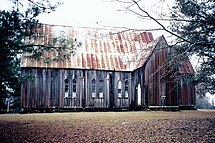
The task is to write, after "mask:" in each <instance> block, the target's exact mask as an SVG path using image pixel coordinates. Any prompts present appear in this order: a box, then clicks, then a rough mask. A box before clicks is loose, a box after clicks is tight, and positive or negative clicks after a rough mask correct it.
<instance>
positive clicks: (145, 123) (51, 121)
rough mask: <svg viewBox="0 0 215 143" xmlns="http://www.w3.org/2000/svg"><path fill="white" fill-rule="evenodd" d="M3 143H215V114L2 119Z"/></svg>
mask: <svg viewBox="0 0 215 143" xmlns="http://www.w3.org/2000/svg"><path fill="white" fill-rule="evenodd" d="M0 142H5V143H10V142H12V143H13V142H14V143H17V142H23V143H25V142H26V143H27V142H63V143H67V142H68V143H70V142H72V143H73V142H74V143H76V142H77V143H80V142H89V143H102V142H108V143H109V142H116V143H119V142H123V143H126V142H131V143H132V142H136V143H137V142H138V143H139V142H147V143H148V142H150V143H153V142H154V143H158V142H161V143H163V142H167V143H168V142H169V143H172V142H178V143H183V142H186V143H189V142H190V143H191V142H209V143H210V142H211V143H213V142H215V111H181V112H162V111H156V112H155V111H150V112H79V113H42V114H24V115H22V114H4V115H0Z"/></svg>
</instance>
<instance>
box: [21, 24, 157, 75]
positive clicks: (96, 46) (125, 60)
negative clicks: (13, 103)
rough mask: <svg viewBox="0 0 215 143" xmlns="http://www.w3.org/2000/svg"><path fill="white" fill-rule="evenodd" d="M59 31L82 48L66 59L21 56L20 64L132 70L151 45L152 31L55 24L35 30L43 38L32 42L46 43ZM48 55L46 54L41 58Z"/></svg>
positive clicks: (148, 51)
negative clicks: (45, 60) (38, 59)
mask: <svg viewBox="0 0 215 143" xmlns="http://www.w3.org/2000/svg"><path fill="white" fill-rule="evenodd" d="M62 33H65V34H66V36H68V37H72V38H74V39H77V40H78V41H79V42H80V43H81V47H78V48H77V49H76V51H75V54H71V56H70V58H69V59H65V60H64V61H58V62H51V63H46V62H44V61H43V60H40V61H36V60H34V59H30V58H26V57H25V56H23V58H22V63H21V67H39V68H40V67H41V68H42V67H45V68H75V69H99V70H117V71H133V70H134V69H136V68H138V67H140V66H141V65H143V64H144V63H145V61H146V59H147V57H148V56H149V55H150V53H151V51H152V50H153V47H154V45H153V44H154V41H153V37H152V33H151V32H142V33H141V32H132V31H124V32H117V33H114V32H110V30H105V29H92V28H77V27H69V26H57V25H43V26H42V28H40V29H39V30H38V35H41V34H42V35H43V36H42V38H37V39H36V40H34V42H35V43H38V44H46V43H48V41H49V39H51V38H52V37H53V35H54V36H55V37H56V36H60V35H61V34H62ZM50 55H51V54H50V53H46V54H45V55H44V57H46V56H50ZM137 61H138V62H137Z"/></svg>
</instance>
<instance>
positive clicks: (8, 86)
mask: <svg viewBox="0 0 215 143" xmlns="http://www.w3.org/2000/svg"><path fill="white" fill-rule="evenodd" d="M8 1H9V0H8ZM11 2H13V4H14V6H13V7H12V8H11V10H8V11H6V10H0V57H1V58H0V69H1V70H0V109H1V108H2V104H3V103H2V101H3V98H5V97H6V96H8V95H13V96H14V95H16V96H19V95H20V72H19V71H20V66H19V65H20V54H21V53H22V52H24V51H29V50H30V49H32V45H30V44H26V43H24V42H25V41H24V38H25V37H29V38H34V37H36V31H35V29H37V28H39V27H40V24H39V23H38V20H37V19H36V17H37V16H38V15H39V14H41V13H44V12H48V13H49V12H51V11H53V10H55V9H56V7H57V6H58V5H59V4H60V3H57V4H55V5H51V3H50V2H49V1H48V0H45V1H40V0H34V1H32V0H25V1H19V0H11ZM24 3H25V6H24ZM35 53H37V54H38V55H40V54H41V53H40V51H37V52H35Z"/></svg>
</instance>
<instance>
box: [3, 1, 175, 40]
mask: <svg viewBox="0 0 215 143" xmlns="http://www.w3.org/2000/svg"><path fill="white" fill-rule="evenodd" d="M21 1H25V0H21ZM56 1H60V2H63V3H64V4H63V5H61V6H59V7H58V8H57V10H56V11H55V12H52V13H50V14H42V15H40V16H39V17H38V18H39V20H40V22H42V23H46V24H56V25H68V26H79V27H99V28H106V27H107V26H113V27H128V28H138V29H154V28H158V25H157V24H156V23H155V22H152V21H148V20H145V21H143V20H140V19H139V18H137V16H136V15H133V14H131V13H129V12H125V10H124V9H125V6H128V5H129V4H123V3H119V2H113V1H114V0H51V2H56ZM124 1H129V0H124ZM161 1H165V2H166V3H168V4H172V3H173V2H174V0H150V1H149V0H142V2H141V3H140V6H141V7H142V8H144V9H147V11H150V13H156V12H160V11H162V12H165V11H166V12H167V9H166V8H167V7H166V6H165V5H161V3H160V2H161ZM11 6H12V4H11V2H9V0H0V9H8V8H9V7H11ZM120 10H121V11H120ZM155 11H156V12H155ZM164 34H166V33H164V32H161V31H158V32H153V35H154V38H157V37H158V36H160V35H164Z"/></svg>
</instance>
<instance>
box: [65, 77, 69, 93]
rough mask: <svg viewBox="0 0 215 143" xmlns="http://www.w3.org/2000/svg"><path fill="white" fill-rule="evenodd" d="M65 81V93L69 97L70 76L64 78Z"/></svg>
mask: <svg viewBox="0 0 215 143" xmlns="http://www.w3.org/2000/svg"><path fill="white" fill-rule="evenodd" d="M64 83H65V87H64V88H65V93H64V94H65V95H64V97H68V96H69V80H68V78H66V79H65V80H64Z"/></svg>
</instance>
